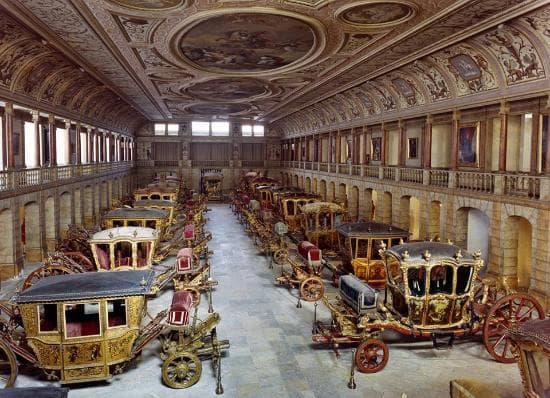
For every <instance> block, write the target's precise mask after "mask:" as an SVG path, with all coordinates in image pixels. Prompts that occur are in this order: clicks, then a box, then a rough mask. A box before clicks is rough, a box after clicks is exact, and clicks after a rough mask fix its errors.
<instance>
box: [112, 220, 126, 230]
mask: <svg viewBox="0 0 550 398" xmlns="http://www.w3.org/2000/svg"><path fill="white" fill-rule="evenodd" d="M123 226H124V221H122V220H113V228H116V227H123Z"/></svg>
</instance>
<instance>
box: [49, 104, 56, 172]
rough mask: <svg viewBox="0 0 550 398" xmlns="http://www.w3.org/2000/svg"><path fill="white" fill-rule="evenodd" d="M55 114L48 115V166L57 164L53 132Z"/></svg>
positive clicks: (54, 133) (54, 134)
mask: <svg viewBox="0 0 550 398" xmlns="http://www.w3.org/2000/svg"><path fill="white" fill-rule="evenodd" d="M55 129H56V127H55V116H54V115H52V114H50V115H49V116H48V134H49V135H50V166H57V137H56V132H55Z"/></svg>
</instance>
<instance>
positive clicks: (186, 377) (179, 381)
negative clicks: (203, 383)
mask: <svg viewBox="0 0 550 398" xmlns="http://www.w3.org/2000/svg"><path fill="white" fill-rule="evenodd" d="M201 373H202V363H201V360H200V359H199V357H197V356H196V355H195V354H193V353H191V352H181V353H176V354H173V355H170V356H169V357H168V358H167V359H166V360H165V361H164V362H163V363H162V381H164V383H165V384H166V385H167V386H168V387H172V388H188V387H191V386H192V385H194V384H195V383H197V382H198V381H199V379H200V378H201Z"/></svg>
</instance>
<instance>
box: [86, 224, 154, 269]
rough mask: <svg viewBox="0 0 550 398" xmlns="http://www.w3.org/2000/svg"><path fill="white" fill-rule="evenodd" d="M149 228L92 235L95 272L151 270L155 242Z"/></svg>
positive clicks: (109, 230)
mask: <svg viewBox="0 0 550 398" xmlns="http://www.w3.org/2000/svg"><path fill="white" fill-rule="evenodd" d="M158 235H159V234H158V232H157V231H156V230H154V229H152V228H143V227H118V228H110V229H105V230H103V231H99V232H97V233H95V234H94V235H93V236H92V238H91V239H90V245H91V247H92V253H93V256H94V260H95V264H96V266H97V270H98V271H118V270H130V269H146V268H151V267H152V263H153V254H154V252H155V249H156V245H157V242H158Z"/></svg>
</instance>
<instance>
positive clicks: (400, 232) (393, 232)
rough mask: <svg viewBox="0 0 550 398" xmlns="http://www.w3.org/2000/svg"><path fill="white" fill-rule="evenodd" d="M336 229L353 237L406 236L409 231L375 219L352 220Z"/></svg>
mask: <svg viewBox="0 0 550 398" xmlns="http://www.w3.org/2000/svg"><path fill="white" fill-rule="evenodd" d="M337 231H338V232H339V233H341V234H342V235H345V236H350V237H351V236H353V237H364V238H368V237H377V236H380V237H383V236H388V237H391V236H408V235H409V231H407V230H405V229H402V228H399V227H396V226H393V225H390V224H383V223H379V222H375V221H367V222H354V223H346V224H342V225H340V226H339V227H338V228H337Z"/></svg>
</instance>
